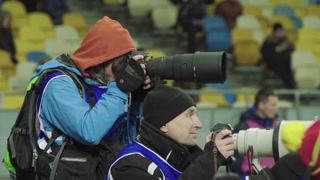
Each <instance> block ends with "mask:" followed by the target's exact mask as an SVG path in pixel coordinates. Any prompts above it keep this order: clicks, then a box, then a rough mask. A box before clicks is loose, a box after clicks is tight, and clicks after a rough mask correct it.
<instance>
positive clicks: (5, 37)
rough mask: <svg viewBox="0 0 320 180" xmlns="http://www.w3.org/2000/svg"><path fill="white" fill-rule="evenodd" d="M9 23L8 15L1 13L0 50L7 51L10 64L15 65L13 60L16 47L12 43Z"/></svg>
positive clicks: (14, 59)
mask: <svg viewBox="0 0 320 180" xmlns="http://www.w3.org/2000/svg"><path fill="white" fill-rule="evenodd" d="M10 23H11V15H10V13H9V12H6V11H2V12H1V14H0V49H3V50H5V51H8V52H9V53H10V56H11V61H12V63H14V64H17V63H18V61H17V59H16V58H15V54H16V47H15V45H14V42H13V37H12V34H11V28H10Z"/></svg>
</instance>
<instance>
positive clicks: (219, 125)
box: [211, 122, 233, 133]
mask: <svg viewBox="0 0 320 180" xmlns="http://www.w3.org/2000/svg"><path fill="white" fill-rule="evenodd" d="M225 129H228V130H230V131H231V132H233V128H232V126H231V125H230V124H228V123H221V122H219V123H217V124H216V125H214V126H213V128H211V132H216V133H219V132H220V131H222V130H225Z"/></svg>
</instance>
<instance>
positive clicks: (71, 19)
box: [62, 12, 90, 38]
mask: <svg viewBox="0 0 320 180" xmlns="http://www.w3.org/2000/svg"><path fill="white" fill-rule="evenodd" d="M62 24H64V25H69V26H72V27H74V28H75V29H76V30H77V31H78V34H79V36H80V37H81V38H83V37H84V36H85V35H86V34H87V32H88V31H89V29H90V28H89V27H88V25H87V22H86V20H85V19H84V17H83V16H82V15H81V14H79V13H76V12H68V13H65V14H64V15H63V17H62Z"/></svg>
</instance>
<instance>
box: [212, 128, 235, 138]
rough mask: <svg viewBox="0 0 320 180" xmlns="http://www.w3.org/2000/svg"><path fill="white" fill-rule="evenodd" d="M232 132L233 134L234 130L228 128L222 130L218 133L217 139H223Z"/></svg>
mask: <svg viewBox="0 0 320 180" xmlns="http://www.w3.org/2000/svg"><path fill="white" fill-rule="evenodd" d="M231 134H232V132H231V131H230V130H227V129H225V130H222V131H220V132H219V133H218V134H217V136H216V140H217V139H223V138H224V137H226V136H229V135H231Z"/></svg>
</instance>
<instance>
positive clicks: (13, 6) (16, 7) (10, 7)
mask: <svg viewBox="0 0 320 180" xmlns="http://www.w3.org/2000/svg"><path fill="white" fill-rule="evenodd" d="M2 10H3V11H8V12H10V14H11V16H26V15H27V10H26V8H25V6H24V4H23V3H22V2H21V1H3V2H2Z"/></svg>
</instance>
